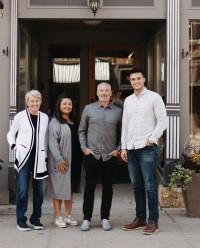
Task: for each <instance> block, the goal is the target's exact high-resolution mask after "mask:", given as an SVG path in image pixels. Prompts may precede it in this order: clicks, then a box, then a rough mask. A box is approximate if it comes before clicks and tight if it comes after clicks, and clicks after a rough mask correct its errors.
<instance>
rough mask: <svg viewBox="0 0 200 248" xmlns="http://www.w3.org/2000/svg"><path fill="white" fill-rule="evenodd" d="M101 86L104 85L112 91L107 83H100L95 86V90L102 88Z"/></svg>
mask: <svg viewBox="0 0 200 248" xmlns="http://www.w3.org/2000/svg"><path fill="white" fill-rule="evenodd" d="M103 85H105V86H106V87H107V88H110V90H112V89H111V85H110V84H109V83H107V82H102V83H100V84H98V85H97V90H98V89H99V88H100V87H101V86H103Z"/></svg>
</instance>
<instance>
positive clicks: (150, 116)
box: [121, 88, 167, 150]
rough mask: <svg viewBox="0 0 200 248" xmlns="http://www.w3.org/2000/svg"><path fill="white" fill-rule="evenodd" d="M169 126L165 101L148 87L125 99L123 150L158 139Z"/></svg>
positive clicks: (137, 147)
mask: <svg viewBox="0 0 200 248" xmlns="http://www.w3.org/2000/svg"><path fill="white" fill-rule="evenodd" d="M166 128H167V115H166V108H165V105H164V102H163V100H162V98H161V96H160V95H159V94H157V93H156V92H153V91H150V90H147V89H146V88H145V89H144V90H143V91H142V92H141V93H140V95H138V96H136V95H135V94H132V95H130V96H128V97H127V98H126V99H125V102H124V110H123V117H122V136H121V143H122V144H121V148H122V150H126V149H127V150H132V149H139V148H143V147H145V146H146V142H147V141H148V140H149V141H150V142H151V143H155V144H157V143H158V139H159V138H160V136H161V135H162V133H163V131H164V130H165V129H166Z"/></svg>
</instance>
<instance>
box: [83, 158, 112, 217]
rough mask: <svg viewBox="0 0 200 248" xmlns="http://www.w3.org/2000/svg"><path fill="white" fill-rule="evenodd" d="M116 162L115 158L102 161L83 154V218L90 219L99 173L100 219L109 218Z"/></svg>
mask: <svg viewBox="0 0 200 248" xmlns="http://www.w3.org/2000/svg"><path fill="white" fill-rule="evenodd" d="M115 164H116V158H114V157H113V158H111V159H110V160H108V161H105V162H103V161H102V159H100V160H97V159H95V158H94V157H93V156H92V155H89V156H85V161H84V165H85V172H86V180H85V192H84V202H83V214H84V219H85V220H89V221H90V220H91V218H92V212H93V207H94V192H95V188H96V184H97V180H98V178H99V173H101V179H102V201H101V219H109V216H110V209H111V204H112V196H113V176H114V175H113V174H114V167H115Z"/></svg>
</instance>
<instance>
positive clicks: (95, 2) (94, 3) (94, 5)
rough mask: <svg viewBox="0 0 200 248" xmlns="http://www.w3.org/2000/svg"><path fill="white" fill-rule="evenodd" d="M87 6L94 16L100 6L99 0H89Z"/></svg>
mask: <svg viewBox="0 0 200 248" xmlns="http://www.w3.org/2000/svg"><path fill="white" fill-rule="evenodd" d="M89 7H90V9H91V10H92V12H93V14H94V16H95V15H96V13H97V10H98V9H99V8H100V0H89Z"/></svg>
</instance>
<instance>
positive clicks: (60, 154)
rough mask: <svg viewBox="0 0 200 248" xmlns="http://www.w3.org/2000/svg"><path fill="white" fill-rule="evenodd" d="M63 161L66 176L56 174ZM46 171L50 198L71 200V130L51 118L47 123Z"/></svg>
mask: <svg viewBox="0 0 200 248" xmlns="http://www.w3.org/2000/svg"><path fill="white" fill-rule="evenodd" d="M63 160H65V161H66V162H67V163H68V165H69V168H68V171H67V173H66V174H62V173H60V172H58V170H57V165H58V164H59V162H61V161H63ZM48 169H49V175H50V180H51V186H52V197H53V198H55V199H60V200H70V198H71V130H70V127H69V126H68V125H67V124H62V123H60V122H59V121H58V120H57V119H56V118H53V119H52V120H51V121H50V123H49V156H48Z"/></svg>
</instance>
